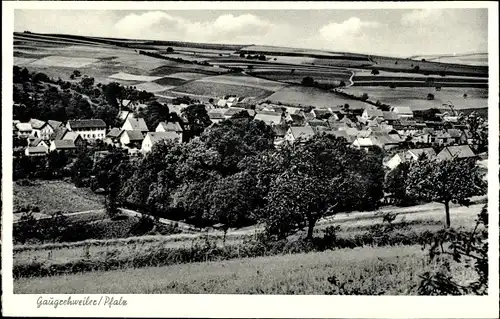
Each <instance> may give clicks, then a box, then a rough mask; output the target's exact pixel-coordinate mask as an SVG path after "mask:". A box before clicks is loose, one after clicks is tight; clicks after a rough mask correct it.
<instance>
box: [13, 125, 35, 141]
mask: <svg viewBox="0 0 500 319" xmlns="http://www.w3.org/2000/svg"><path fill="white" fill-rule="evenodd" d="M16 128H17V136H19V137H24V138H27V137H29V136H31V135H32V133H33V128H32V127H31V124H30V123H16Z"/></svg>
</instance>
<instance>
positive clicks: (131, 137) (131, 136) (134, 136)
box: [120, 130, 144, 142]
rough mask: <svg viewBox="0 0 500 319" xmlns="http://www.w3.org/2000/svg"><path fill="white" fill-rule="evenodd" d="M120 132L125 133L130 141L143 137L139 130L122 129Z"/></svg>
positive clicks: (139, 139) (140, 139)
mask: <svg viewBox="0 0 500 319" xmlns="http://www.w3.org/2000/svg"><path fill="white" fill-rule="evenodd" d="M122 134H127V135H128V138H129V140H130V141H131V142H132V141H142V140H143V139H144V135H142V131H140V130H134V131H123V132H122ZM120 135H121V134H120Z"/></svg>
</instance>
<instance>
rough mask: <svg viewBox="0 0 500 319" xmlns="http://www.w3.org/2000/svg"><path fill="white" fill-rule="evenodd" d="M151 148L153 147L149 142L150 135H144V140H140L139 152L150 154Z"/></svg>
mask: <svg viewBox="0 0 500 319" xmlns="http://www.w3.org/2000/svg"><path fill="white" fill-rule="evenodd" d="M152 147H153V143H152V141H151V137H150V135H149V134H148V135H146V137H145V138H144V140H142V145H141V151H143V152H150V151H151V148H152Z"/></svg>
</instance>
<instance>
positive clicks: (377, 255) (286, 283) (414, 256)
mask: <svg viewBox="0 0 500 319" xmlns="http://www.w3.org/2000/svg"><path fill="white" fill-rule="evenodd" d="M439 267H441V263H437V262H435V261H434V262H429V260H428V257H427V256H426V255H425V252H424V251H422V249H421V247H420V246H396V247H382V248H372V247H360V248H354V249H340V250H336V251H326V252H317V253H307V254H293V255H284V256H273V257H257V258H244V259H236V260H229V261H220V262H206V263H193V264H184V265H172V266H167V267H153V268H142V269H126V270H114V271H107V272H92V273H84V274H75V275H63V276H58V277H45V278H23V279H18V280H15V281H14V293H18V294H40V293H86V294H89V293H154V294H165V293H194V294H198V293H212V294H216V293H223V294H294V295H295V294H300V295H302V294H326V293H329V292H334V293H335V289H334V288H335V287H333V286H332V285H331V284H330V283H329V282H328V277H330V276H335V277H337V279H338V280H339V281H340V282H347V281H349V280H352V284H351V286H352V287H353V288H358V289H360V290H361V291H366V293H368V294H370V293H371V294H378V293H381V294H386V295H403V294H404V295H415V294H416V293H417V291H416V290H417V287H418V284H419V282H420V278H419V277H418V275H420V274H422V273H423V272H424V271H429V270H437V269H438V268H439ZM452 271H453V273H454V274H455V276H457V277H458V278H459V279H460V280H459V281H460V283H462V284H464V283H468V282H470V281H472V280H474V279H475V277H474V273H473V270H471V269H470V268H469V269H467V268H465V267H456V266H455V267H453V268H452Z"/></svg>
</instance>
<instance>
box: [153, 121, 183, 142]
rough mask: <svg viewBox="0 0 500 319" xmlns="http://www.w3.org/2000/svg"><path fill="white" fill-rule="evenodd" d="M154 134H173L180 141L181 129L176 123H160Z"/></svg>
mask: <svg viewBox="0 0 500 319" xmlns="http://www.w3.org/2000/svg"><path fill="white" fill-rule="evenodd" d="M155 131H156V132H174V133H176V134H177V135H178V136H179V139H180V140H181V141H182V132H183V130H182V127H181V126H180V125H179V123H178V122H174V123H172V122H168V123H165V122H160V123H159V124H158V126H157V127H156V130H155Z"/></svg>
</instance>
